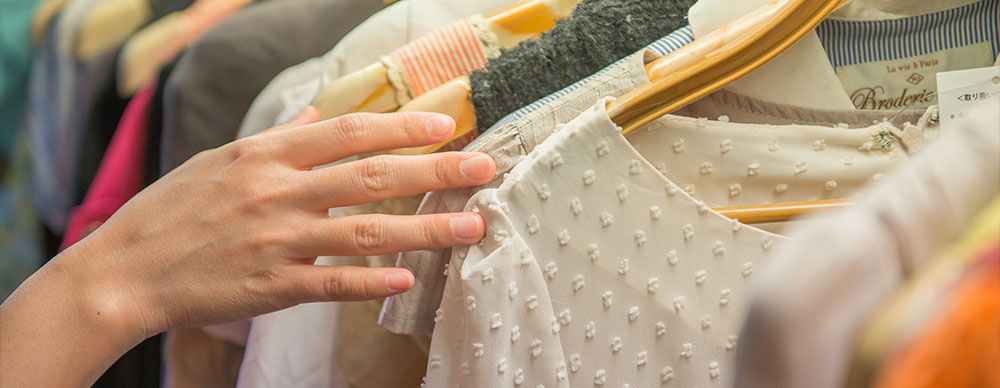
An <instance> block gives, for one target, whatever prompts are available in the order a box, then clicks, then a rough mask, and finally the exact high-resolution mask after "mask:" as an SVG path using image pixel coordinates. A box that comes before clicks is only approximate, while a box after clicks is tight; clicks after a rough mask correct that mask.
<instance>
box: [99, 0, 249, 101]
mask: <svg viewBox="0 0 1000 388" xmlns="http://www.w3.org/2000/svg"><path fill="white" fill-rule="evenodd" d="M252 2H253V0H196V1H195V2H194V4H191V5H190V6H189V7H187V8H185V9H184V10H183V11H178V12H174V13H171V14H169V15H167V16H164V17H163V18H160V19H159V20H157V21H155V22H153V24H150V25H148V26H146V27H144V28H143V29H142V30H139V32H137V33H136V34H135V35H134V36H132V37H131V38H129V39H128V41H126V42H125V45H124V47H123V48H122V53H121V56H120V58H119V69H121V71H120V72H118V77H119V79H118V95H119V96H122V97H131V96H132V95H134V94H135V93H136V92H138V91H139V89H141V88H142V87H143V86H145V85H146V83H148V82H150V81H152V80H153V79H155V78H156V75H157V74H158V73H159V71H160V68H161V67H163V65H165V64H167V62H170V60H171V59H173V58H174V57H175V56H177V54H178V53H180V52H181V50H183V49H184V47H186V46H187V45H188V44H190V43H191V42H193V41H194V40H195V39H197V38H198V37H199V36H201V34H202V33H204V32H205V31H207V30H208V29H209V28H211V27H213V26H215V25H216V24H218V23H219V22H220V21H222V20H224V19H225V18H226V17H228V16H229V15H230V14H232V13H233V12H236V11H238V10H239V9H240V8H243V7H244V6H246V5H248V4H250V3H252Z"/></svg>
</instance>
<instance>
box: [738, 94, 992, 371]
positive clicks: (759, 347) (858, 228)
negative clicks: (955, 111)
mask: <svg viewBox="0 0 1000 388" xmlns="http://www.w3.org/2000/svg"><path fill="white" fill-rule="evenodd" d="M969 117H970V121H968V122H966V123H963V125H962V126H961V127H956V128H955V130H950V129H949V130H948V132H946V133H943V134H942V135H941V139H940V140H938V141H936V142H935V144H932V145H930V146H928V147H927V148H925V149H924V150H923V151H921V153H920V154H919V155H917V156H915V157H914V158H913V159H912V160H910V161H908V162H907V163H906V165H904V166H902V168H899V169H898V170H897V171H894V172H893V173H892V174H890V175H888V176H887V177H886V179H884V180H883V181H882V183H881V184H879V185H877V186H874V187H872V188H871V189H870V190H868V191H867V192H866V193H863V195H862V196H861V198H862V199H860V200H859V201H858V202H857V203H856V204H854V205H852V206H851V207H850V208H847V209H843V210H841V211H836V212H830V213H825V214H818V215H815V216H813V217H811V218H810V219H808V220H806V221H803V225H802V227H801V228H798V229H797V230H795V231H792V232H791V233H789V237H791V240H790V241H789V243H788V244H786V245H785V246H784V247H782V248H781V249H779V250H777V251H776V252H775V253H774V255H773V257H772V258H771V262H770V264H769V266H768V267H766V268H764V269H763V271H761V273H760V275H759V277H758V279H757V281H756V284H755V287H754V289H753V304H752V306H751V309H750V314H749V318H748V323H747V325H746V327H745V329H744V335H743V337H744V338H745V339H746V341H744V342H742V343H741V344H740V347H741V350H740V354H741V359H740V362H739V365H738V374H739V377H740V378H739V380H738V384H737V386H738V387H813V388H833V387H843V386H844V385H845V384H846V383H847V382H848V380H847V377H848V376H847V373H848V368H849V367H850V362H851V357H852V353H854V351H855V345H856V341H857V339H858V337H857V336H858V335H860V334H862V330H863V328H864V325H865V321H866V320H867V319H869V318H870V317H871V316H872V314H873V313H875V312H876V311H877V310H878V308H879V307H880V306H882V305H883V304H884V303H886V302H887V301H889V300H890V299H891V298H892V296H893V294H894V293H895V292H896V291H897V290H898V289H899V287H900V286H901V285H902V284H903V282H904V281H906V280H907V279H909V278H910V277H911V276H912V274H914V273H917V272H918V271H920V270H921V269H923V268H925V265H926V263H927V262H928V260H930V259H931V258H932V257H933V255H935V254H936V253H938V252H940V249H942V248H944V247H946V246H947V244H949V243H950V242H952V241H954V240H955V238H956V237H958V235H959V234H960V233H961V232H962V229H964V228H966V227H967V226H968V225H969V223H970V222H971V221H972V220H973V219H974V218H975V216H976V215H977V214H980V213H981V212H982V211H984V210H986V206H988V205H989V203H990V201H992V200H993V199H994V198H995V197H996V195H997V194H998V193H1000V123H997V122H996V121H995V120H988V119H986V118H985V117H983V116H977V115H976V114H975V113H973V114H970V116H969ZM804 258H807V259H808V260H803V259H804Z"/></svg>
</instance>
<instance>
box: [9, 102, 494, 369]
mask: <svg viewBox="0 0 1000 388" xmlns="http://www.w3.org/2000/svg"><path fill="white" fill-rule="evenodd" d="M315 116H316V114H315V111H314V110H307V111H304V113H303V114H301V115H300V117H299V118H297V119H296V122H295V123H293V124H290V125H288V126H285V127H279V128H274V129H271V130H268V131H265V132H264V133H262V134H259V135H257V136H252V137H249V138H246V139H242V140H239V141H236V142H233V143H230V144H228V145H225V146H223V147H220V148H218V149H215V150H210V151H206V152H203V153H201V154H199V155H196V156H195V157H194V158H192V159H191V160H189V161H188V162H187V163H185V164H184V165H182V166H181V167H179V168H178V169H176V170H175V171H173V172H171V173H170V174H167V175H166V176H164V177H163V178H161V179H160V180H159V181H157V182H156V183H154V184H153V185H151V186H150V187H148V188H147V189H146V190H143V191H142V192H141V193H139V195H137V196H136V197H135V198H133V199H132V200H131V201H129V202H128V203H127V204H125V206H123V207H122V208H121V209H120V210H119V211H118V212H117V213H115V215H114V216H112V217H111V219H110V220H108V222H107V223H105V224H104V225H103V226H102V227H100V228H98V229H97V230H96V231H95V232H94V233H93V234H91V235H90V236H88V237H87V238H85V239H84V240H83V241H81V242H79V243H77V244H76V245H74V246H73V247H71V248H70V249H67V250H66V251H64V252H63V253H61V254H60V255H59V256H57V257H56V258H54V259H53V260H52V261H51V262H50V263H49V264H47V265H45V266H44V267H43V268H42V269H41V270H39V271H38V272H37V273H35V274H34V275H33V276H32V277H31V278H29V279H28V280H27V281H25V282H24V284H22V285H21V287H20V288H18V289H17V291H15V292H14V294H13V295H11V296H10V297H9V298H8V299H7V300H6V301H5V302H4V304H3V305H2V306H0V387H35V386H38V387H49V386H51V387H85V386H89V385H91V384H93V382H94V381H95V380H96V379H97V378H98V377H99V376H100V374H101V373H102V372H103V371H104V370H105V369H107V368H108V366H110V365H111V364H112V363H113V362H114V361H115V360H116V359H117V358H118V357H120V356H121V355H122V354H123V353H124V352H125V351H127V350H128V349H130V348H131V347H133V346H135V345H136V344H138V343H139V342H140V341H142V340H143V339H145V338H148V337H149V336H152V335H155V334H156V333H159V332H162V331H165V330H169V329H171V328H175V327H184V326H200V325H208V324H215V323H222V322H230V321H234V320H238V319H243V318H247V317H251V316H255V315H259V314H263V313H268V312H272V311H276V310H280V309H283V308H287V307H290V306H294V305H296V304H299V303H306V302H317V301H338V300H341V301H350V300H365V299H372V298H380V297H385V296H389V295H393V294H398V293H401V292H405V291H407V290H409V289H410V288H411V287H412V285H413V275H412V274H410V273H409V272H408V271H406V270H404V269H396V268H358V267H322V266H315V265H313V262H314V261H315V258H316V257H317V256H322V255H337V256H354V255H377V254H385V253H392V252H398V251H404V250H416V249H433V248H440V247H447V246H453V245H464V244H471V243H475V242H477V241H478V240H479V239H481V238H482V236H483V235H484V234H485V224H484V222H483V220H482V218H481V217H480V216H479V215H477V214H474V213H456V214H437V215H422V216H386V215H360V216H350V217H340V218H332V219H331V218H329V217H328V216H327V209H328V208H331V207H339V206H349V205H356V204H362V203H367V202H372V201H377V200H382V199H386V198H392V197H398V196H404V195H412V194H418V193H422V192H427V191H434V190H442V189H447V188H455V187H465V186H473V185H479V184H483V183H486V182H488V181H489V180H491V179H492V178H493V175H494V173H495V166H494V165H493V162H492V160H490V159H489V157H487V156H485V155H482V154H476V153H461V152H456V153H444V154H436V155H432V156H414V157H381V156H380V157H375V158H369V159H365V160H362V161H356V162H350V163H344V164H340V165H337V166H334V167H329V168H323V169H317V170H313V167H314V166H317V165H323V164H327V163H330V162H334V161H336V160H339V159H343V158H345V157H348V156H351V155H355V154H359V153H364V152H372V151H379V150H385V149H392V148H400V147H411V146H419V145H426V144H431V143H434V142H437V141H441V140H444V139H446V138H447V137H448V136H450V135H451V133H452V132H453V131H454V123H453V122H452V121H451V120H450V119H448V118H444V117H443V116H440V115H431V114H421V113H407V114H388V115H375V114H359V115H348V116H343V117H340V118H337V119H333V120H328V121H324V122H320V123H313V124H309V123H312V122H313V121H315ZM304 124H309V125H304Z"/></svg>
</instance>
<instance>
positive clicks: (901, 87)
mask: <svg viewBox="0 0 1000 388" xmlns="http://www.w3.org/2000/svg"><path fill="white" fill-rule="evenodd" d="M992 63H993V53H992V51H991V49H990V45H989V43H987V42H981V43H976V44H970V45H967V46H962V47H956V48H953V49H949V50H942V51H937V52H933V53H929V54H925V55H917V56H912V57H908V58H903V59H895V60H888V61H880V62H867V63H861V64H857V65H850V66H841V67H838V68H836V72H837V77H838V78H839V79H840V82H841V83H842V84H843V85H844V90H845V91H846V92H847V95H848V96H849V97H850V98H851V102H852V103H854V107H855V108H857V109H869V110H892V111H898V110H901V109H904V108H906V109H922V108H927V107H929V106H931V105H934V104H936V103H937V97H938V89H937V87H936V85H935V84H934V75H935V74H937V73H938V72H941V71H948V70H955V69H971V68H977V67H982V66H989V65H990V64H992Z"/></svg>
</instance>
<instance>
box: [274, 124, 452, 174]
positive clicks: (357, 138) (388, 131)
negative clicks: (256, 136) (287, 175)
mask: <svg viewBox="0 0 1000 388" xmlns="http://www.w3.org/2000/svg"><path fill="white" fill-rule="evenodd" d="M453 132H455V121H454V120H452V118H451V117H448V116H446V115H442V114H438V113H419V112H407V113H351V114H346V115H343V116H340V117H337V118H333V119H330V120H325V121H321V122H318V123H314V124H310V125H305V126H302V127H299V128H292V129H289V130H284V131H280V132H275V133H272V134H268V136H273V137H272V139H271V142H272V145H273V146H275V147H276V148H277V152H278V153H279V156H280V157H281V160H284V161H286V163H289V164H291V165H292V167H296V168H301V169H309V168H312V167H314V166H319V165H323V164H327V163H331V162H335V161H338V160H341V159H344V158H346V157H348V156H352V155H357V154H360V153H365V152H376V151H385V150H390V149H396V148H405V147H417V146H423V145H428V144H434V143H437V142H440V141H444V140H447V139H448V138H449V137H450V136H451V134H452V133H453Z"/></svg>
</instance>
